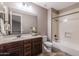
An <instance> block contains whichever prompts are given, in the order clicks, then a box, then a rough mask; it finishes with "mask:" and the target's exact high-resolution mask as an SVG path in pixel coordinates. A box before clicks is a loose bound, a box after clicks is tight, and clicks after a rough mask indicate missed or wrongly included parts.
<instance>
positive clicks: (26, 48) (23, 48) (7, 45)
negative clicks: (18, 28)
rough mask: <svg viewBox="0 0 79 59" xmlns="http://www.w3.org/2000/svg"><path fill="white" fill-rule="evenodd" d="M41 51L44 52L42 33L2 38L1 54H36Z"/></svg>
mask: <svg viewBox="0 0 79 59" xmlns="http://www.w3.org/2000/svg"><path fill="white" fill-rule="evenodd" d="M40 53H42V36H41V35H37V36H32V35H22V36H21V37H19V38H17V37H15V36H14V37H3V38H0V55H2V56H3V55H4V56H6V55H8V56H31V55H32V56H35V55H38V54H40Z"/></svg>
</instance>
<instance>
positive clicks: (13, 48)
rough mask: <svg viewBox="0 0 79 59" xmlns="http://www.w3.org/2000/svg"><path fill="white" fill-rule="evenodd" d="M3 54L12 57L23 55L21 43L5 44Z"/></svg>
mask: <svg viewBox="0 0 79 59" xmlns="http://www.w3.org/2000/svg"><path fill="white" fill-rule="evenodd" d="M5 52H8V53H9V54H10V55H12V56H19V55H23V41H18V42H12V43H8V44H5Z"/></svg>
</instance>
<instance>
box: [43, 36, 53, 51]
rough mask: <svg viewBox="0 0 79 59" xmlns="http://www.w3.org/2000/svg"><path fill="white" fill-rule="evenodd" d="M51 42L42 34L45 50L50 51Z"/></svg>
mask: <svg viewBox="0 0 79 59" xmlns="http://www.w3.org/2000/svg"><path fill="white" fill-rule="evenodd" d="M52 47H53V43H52V42H50V41H48V38H47V36H43V48H44V50H45V51H46V52H52Z"/></svg>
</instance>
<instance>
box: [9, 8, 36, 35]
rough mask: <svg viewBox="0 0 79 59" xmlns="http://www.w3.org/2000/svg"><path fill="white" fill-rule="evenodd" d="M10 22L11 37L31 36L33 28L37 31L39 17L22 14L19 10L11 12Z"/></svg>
mask: <svg viewBox="0 0 79 59" xmlns="http://www.w3.org/2000/svg"><path fill="white" fill-rule="evenodd" d="M10 21H11V27H12V31H11V32H12V33H11V35H14V34H15V35H16V34H30V33H31V32H32V28H33V27H35V30H37V16H33V15H29V14H27V13H22V12H20V11H19V10H18V11H17V10H15V11H12V10H11V14H10ZM33 32H35V31H33Z"/></svg>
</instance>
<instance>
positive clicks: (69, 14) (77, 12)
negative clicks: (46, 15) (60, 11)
mask: <svg viewBox="0 0 79 59" xmlns="http://www.w3.org/2000/svg"><path fill="white" fill-rule="evenodd" d="M76 13H79V11H76V12H72V13H69V14H65V15H61V16H57V17H53V18H52V19H55V18H59V17H63V16H68V15H72V14H76Z"/></svg>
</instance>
